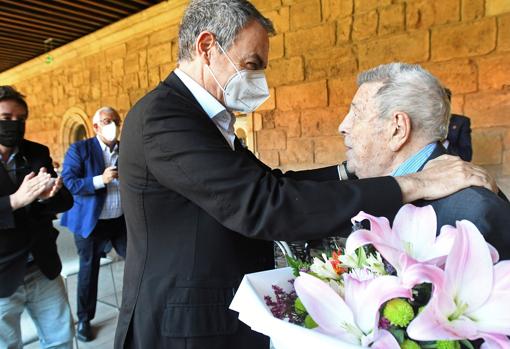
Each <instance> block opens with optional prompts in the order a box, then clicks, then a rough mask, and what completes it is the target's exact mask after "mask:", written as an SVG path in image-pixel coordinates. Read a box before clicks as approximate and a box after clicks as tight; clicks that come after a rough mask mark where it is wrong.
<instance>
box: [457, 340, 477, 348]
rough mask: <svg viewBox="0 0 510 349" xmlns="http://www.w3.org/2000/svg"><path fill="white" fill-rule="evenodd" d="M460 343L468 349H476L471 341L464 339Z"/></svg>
mask: <svg viewBox="0 0 510 349" xmlns="http://www.w3.org/2000/svg"><path fill="white" fill-rule="evenodd" d="M460 343H461V344H462V345H463V346H465V347H466V348H468V349H475V347H474V346H473V343H471V342H470V341H468V340H467V339H463V340H461V341H460Z"/></svg>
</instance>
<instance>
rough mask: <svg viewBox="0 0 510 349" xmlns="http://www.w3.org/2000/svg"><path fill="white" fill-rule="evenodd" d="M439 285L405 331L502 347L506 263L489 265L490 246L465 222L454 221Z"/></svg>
mask: <svg viewBox="0 0 510 349" xmlns="http://www.w3.org/2000/svg"><path fill="white" fill-rule="evenodd" d="M456 230H457V233H456V238H455V241H454V244H453V247H452V250H451V253H450V254H449V255H448V257H447V259H446V264H445V269H444V271H442V270H439V271H438V273H442V274H443V278H444V284H443V287H441V288H440V289H438V290H437V292H435V293H434V294H433V295H432V298H431V300H430V301H429V303H428V304H427V306H426V307H425V308H424V309H423V311H422V312H421V313H420V314H419V315H418V316H417V317H416V318H415V319H414V320H413V321H412V322H411V323H410V324H409V327H408V328H407V332H408V334H409V336H410V337H411V338H414V339H416V340H434V339H451V340H454V339H462V338H467V339H476V338H483V339H484V340H485V343H484V345H483V346H482V348H484V349H508V348H510V340H509V339H508V338H506V336H507V335H510V312H509V311H508V309H510V261H503V262H500V263H498V264H496V265H493V260H492V257H491V250H490V247H489V246H488V244H487V243H486V242H485V239H484V238H483V236H482V234H481V233H480V232H479V231H478V229H477V228H476V227H475V226H474V225H473V223H471V222H469V221H465V220H463V221H460V222H457V229H456Z"/></svg>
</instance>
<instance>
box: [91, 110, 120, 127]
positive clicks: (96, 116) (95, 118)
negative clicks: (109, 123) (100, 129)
mask: <svg viewBox="0 0 510 349" xmlns="http://www.w3.org/2000/svg"><path fill="white" fill-rule="evenodd" d="M103 113H106V114H117V115H118V113H117V111H116V110H115V109H113V108H112V107H101V108H99V109H98V110H96V112H95V114H94V116H93V117H92V124H93V125H96V124H99V122H100V121H101V114H103Z"/></svg>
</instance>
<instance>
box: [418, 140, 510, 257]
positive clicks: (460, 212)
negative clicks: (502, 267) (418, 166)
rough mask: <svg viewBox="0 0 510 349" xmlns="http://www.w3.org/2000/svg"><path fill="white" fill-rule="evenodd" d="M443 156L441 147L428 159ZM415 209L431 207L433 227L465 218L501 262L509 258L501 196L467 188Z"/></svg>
mask: <svg viewBox="0 0 510 349" xmlns="http://www.w3.org/2000/svg"><path fill="white" fill-rule="evenodd" d="M444 153H445V150H444V148H443V147H442V146H441V145H438V147H437V148H436V149H435V150H434V152H433V153H432V155H431V156H430V158H429V160H432V159H434V158H436V157H438V156H440V155H443V154H444ZM416 204H417V205H418V206H425V205H428V204H430V205H432V207H433V208H434V211H436V215H437V228H438V231H437V232H438V233H439V229H440V228H441V227H442V226H443V225H446V224H448V225H452V226H455V222H456V221H459V220H462V219H467V220H469V221H471V222H473V224H474V225H476V227H477V228H478V229H479V230H480V232H481V233H482V234H483V235H484V237H485V239H486V240H487V241H488V242H489V243H491V244H492V245H493V246H494V247H496V248H497V249H498V251H499V254H500V258H501V259H509V258H510V229H509V227H510V203H508V200H506V198H505V197H504V195H502V194H501V195H500V196H498V195H496V194H494V193H493V192H491V191H490V190H487V189H485V188H481V187H470V188H466V189H463V190H461V191H458V192H457V193H455V194H452V195H450V196H447V197H445V198H443V199H439V200H434V201H420V202H417V203H416Z"/></svg>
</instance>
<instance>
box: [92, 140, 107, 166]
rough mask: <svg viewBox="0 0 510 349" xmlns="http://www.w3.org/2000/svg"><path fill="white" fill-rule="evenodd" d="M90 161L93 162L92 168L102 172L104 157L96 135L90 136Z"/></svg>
mask: <svg viewBox="0 0 510 349" xmlns="http://www.w3.org/2000/svg"><path fill="white" fill-rule="evenodd" d="M91 150H92V151H91V156H92V161H93V163H94V169H95V170H98V171H99V173H98V175H99V174H101V173H103V172H104V170H105V164H104V157H103V149H101V144H99V141H98V140H97V137H94V138H92V149H91Z"/></svg>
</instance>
